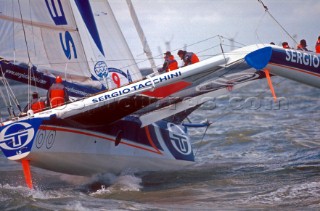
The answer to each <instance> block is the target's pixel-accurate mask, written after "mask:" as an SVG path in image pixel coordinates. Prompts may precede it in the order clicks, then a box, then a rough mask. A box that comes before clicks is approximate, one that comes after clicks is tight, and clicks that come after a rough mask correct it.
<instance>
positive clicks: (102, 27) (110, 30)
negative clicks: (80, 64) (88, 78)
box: [90, 0, 142, 86]
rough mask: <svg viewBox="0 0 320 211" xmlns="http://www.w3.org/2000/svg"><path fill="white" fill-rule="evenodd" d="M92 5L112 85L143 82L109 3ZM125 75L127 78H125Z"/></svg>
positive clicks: (99, 1) (103, 0) (102, 0)
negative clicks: (115, 75)
mask: <svg viewBox="0 0 320 211" xmlns="http://www.w3.org/2000/svg"><path fill="white" fill-rule="evenodd" d="M90 4H91V8H92V11H93V13H94V19H95V22H96V24H97V26H98V32H99V35H100V38H101V43H102V46H103V50H104V54H105V55H104V56H105V62H106V64H107V66H108V68H109V72H111V74H108V79H109V80H111V82H112V83H118V82H121V83H120V85H121V86H122V85H125V84H128V82H130V81H128V79H130V80H132V81H137V80H141V79H142V76H141V73H140V70H139V68H138V66H137V64H136V63H135V60H134V58H133V55H132V53H131V51H130V48H129V46H128V44H127V42H126V40H125V38H124V36H123V34H122V31H121V29H120V27H119V25H118V23H117V20H116V19H115V17H114V14H113V12H112V9H111V7H110V5H109V3H108V2H107V1H106V0H92V1H90ZM113 68H115V69H117V70H118V71H117V70H114V69H113ZM119 71H121V72H122V74H123V75H122V74H117V72H118V73H119ZM114 74H117V78H114V77H113V76H114ZM125 74H126V75H127V77H126V76H124V75H125ZM117 80H120V81H117ZM118 85H119V84H118Z"/></svg>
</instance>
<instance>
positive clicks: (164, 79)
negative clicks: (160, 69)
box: [159, 76, 167, 82]
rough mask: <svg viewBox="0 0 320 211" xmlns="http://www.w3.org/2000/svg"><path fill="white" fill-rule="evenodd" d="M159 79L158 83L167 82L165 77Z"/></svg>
mask: <svg viewBox="0 0 320 211" xmlns="http://www.w3.org/2000/svg"><path fill="white" fill-rule="evenodd" d="M159 79H160V82H162V81H166V80H167V76H164V77H163V78H161V77H160V78H159Z"/></svg>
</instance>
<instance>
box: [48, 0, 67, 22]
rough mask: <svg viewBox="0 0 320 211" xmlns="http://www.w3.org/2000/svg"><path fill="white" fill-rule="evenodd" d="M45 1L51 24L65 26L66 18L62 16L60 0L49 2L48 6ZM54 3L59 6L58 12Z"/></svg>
mask: <svg viewBox="0 0 320 211" xmlns="http://www.w3.org/2000/svg"><path fill="white" fill-rule="evenodd" d="M45 1H46V5H47V8H48V11H49V13H50V16H51V18H52V20H53V22H54V23H55V24H56V25H67V24H68V23H67V19H66V16H65V15H64V11H63V8H62V4H61V0H51V1H50V2H51V3H50V5H49V0H45ZM55 2H58V4H59V8H58V10H57V7H56V4H55Z"/></svg>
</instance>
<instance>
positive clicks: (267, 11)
mask: <svg viewBox="0 0 320 211" xmlns="http://www.w3.org/2000/svg"><path fill="white" fill-rule="evenodd" d="M258 2H259V3H261V4H262V7H263V8H264V10H265V12H266V13H268V14H269V16H270V17H271V18H272V19H273V20H274V21H275V22H276V23H277V24H278V25H279V26H280V28H281V29H282V30H283V31H284V32H285V33H286V34H287V35H288V36H289V37H290V38H291V39H292V40H293V42H294V43H296V44H298V42H297V41H296V40H295V39H294V38H293V37H292V36H291V35H290V34H289V32H288V31H287V30H286V29H285V28H284V27H283V26H282V25H281V24H280V23H279V21H278V20H277V19H276V18H275V17H274V16H273V15H272V14H271V13H270V12H269V9H268V7H267V6H266V5H265V4H264V3H263V1H262V0H258Z"/></svg>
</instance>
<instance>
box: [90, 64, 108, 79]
mask: <svg viewBox="0 0 320 211" xmlns="http://www.w3.org/2000/svg"><path fill="white" fill-rule="evenodd" d="M94 72H95V73H96V74H97V76H98V77H100V78H104V77H107V76H108V73H109V71H108V66H107V64H106V63H105V62H104V61H98V62H97V63H96V64H95V65H94Z"/></svg>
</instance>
